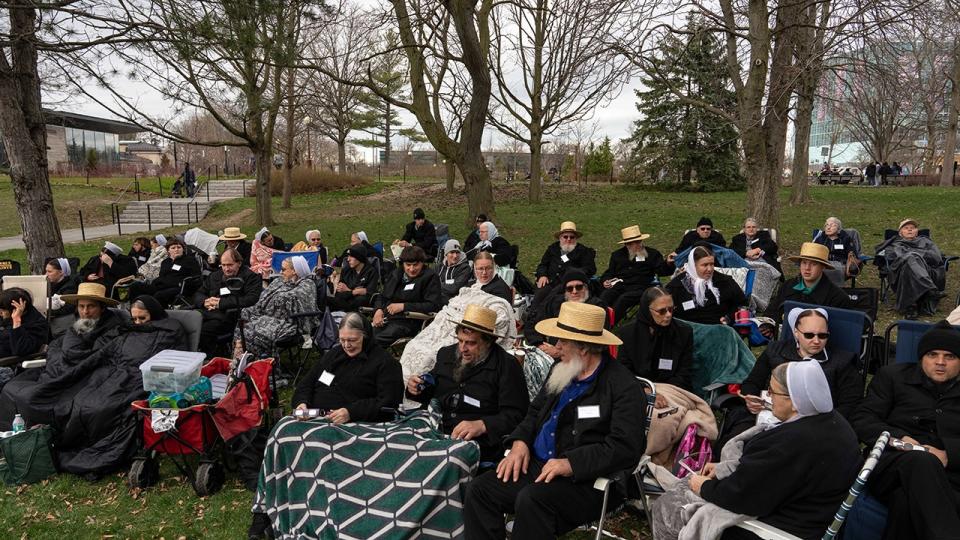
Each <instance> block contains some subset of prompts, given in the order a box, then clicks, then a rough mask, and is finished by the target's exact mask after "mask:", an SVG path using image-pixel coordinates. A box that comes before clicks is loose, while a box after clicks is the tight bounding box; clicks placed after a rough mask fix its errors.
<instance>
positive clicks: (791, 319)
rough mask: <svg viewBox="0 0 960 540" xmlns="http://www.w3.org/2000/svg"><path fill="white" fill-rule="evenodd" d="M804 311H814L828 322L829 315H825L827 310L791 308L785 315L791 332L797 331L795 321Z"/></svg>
mask: <svg viewBox="0 0 960 540" xmlns="http://www.w3.org/2000/svg"><path fill="white" fill-rule="evenodd" d="M804 311H816V312H817V313H819V314H821V315H823V318H824V319H826V320H827V322H829V321H830V315H828V314H827V310H825V309H823V308H820V307H818V308H799V307H798V308H793V309H791V310H790V313H787V324H789V325H790V329H791V330H796V329H797V319H798V318H799V317H800V314H801V313H803V312H804Z"/></svg>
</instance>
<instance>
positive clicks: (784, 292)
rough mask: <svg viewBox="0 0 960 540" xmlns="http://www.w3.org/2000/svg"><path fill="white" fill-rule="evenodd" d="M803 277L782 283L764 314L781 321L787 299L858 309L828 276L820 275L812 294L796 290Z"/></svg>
mask: <svg viewBox="0 0 960 540" xmlns="http://www.w3.org/2000/svg"><path fill="white" fill-rule="evenodd" d="M802 279H803V278H802V277H800V276H797V277H795V278H791V279H788V280H787V281H784V282H783V283H781V284H780V290H779V291H778V292H777V296H776V297H775V298H774V299H773V300H771V301H770V305H768V306H767V310H766V311H765V312H764V315H766V316H767V317H770V318H771V319H773V320H774V321H777V322H778V323H779V322H780V321H781V320H782V319H783V303H784V302H786V301H787V300H793V301H795V302H802V303H804V304H814V305H817V306H826V307H835V308H842V309H857V306H856V304H854V303H853V300H850V297H849V296H847V293H845V292H843V289H841V288H840V287H837V286H836V285H835V284H834V283H833V282H832V281H830V280H829V279H827V276H820V281H819V282H817V286H816V287H814V288H813V292H812V293H810V294H803V293H802V292H800V291H797V290H794V288H793V287H794V286H795V285H796V284H797V283H799V282H800V281H801V280H802Z"/></svg>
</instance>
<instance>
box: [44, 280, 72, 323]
mask: <svg viewBox="0 0 960 540" xmlns="http://www.w3.org/2000/svg"><path fill="white" fill-rule="evenodd" d="M55 294H59V295H60V296H63V295H65V294H77V282H76V281H74V279H73V276H71V277H65V278H63V279H61V280H60V281H58V282H57V283H51V284H50V296H53V295H55ZM76 311H77V306H76V305H75V304H70V303H68V302H64V304H63V307H61V308H58V309H52V310H50V317H63V316H64V315H73V314H74V313H76Z"/></svg>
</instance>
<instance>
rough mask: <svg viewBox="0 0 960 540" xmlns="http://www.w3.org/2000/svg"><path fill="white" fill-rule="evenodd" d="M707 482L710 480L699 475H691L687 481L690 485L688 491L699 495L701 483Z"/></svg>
mask: <svg viewBox="0 0 960 540" xmlns="http://www.w3.org/2000/svg"><path fill="white" fill-rule="evenodd" d="M707 480H710V479H709V478H707V477H706V476H701V475H699V474H694V475H691V476H690V480H688V482H689V484H690V491H692V492H694V493H696V494H697V495H700V488H701V487H702V486H703V483H704V482H706V481H707Z"/></svg>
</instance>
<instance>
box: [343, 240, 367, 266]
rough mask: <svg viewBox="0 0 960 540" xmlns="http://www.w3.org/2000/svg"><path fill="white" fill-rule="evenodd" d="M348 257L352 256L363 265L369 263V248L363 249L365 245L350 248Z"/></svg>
mask: <svg viewBox="0 0 960 540" xmlns="http://www.w3.org/2000/svg"><path fill="white" fill-rule="evenodd" d="M347 255H350V256H351V257H353V258H354V259H357V260H358V261H360V262H362V263H366V262H367V248H365V247H363V244H354V245H352V246H350V247H348V248H347Z"/></svg>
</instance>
